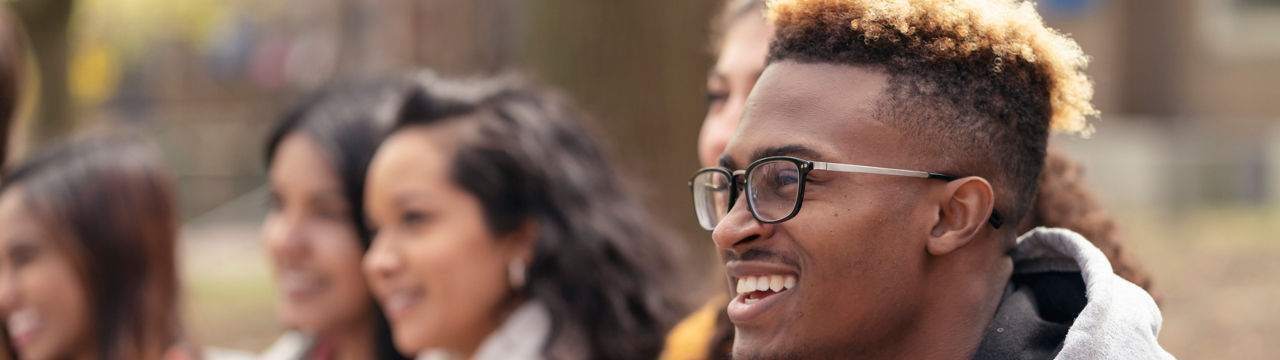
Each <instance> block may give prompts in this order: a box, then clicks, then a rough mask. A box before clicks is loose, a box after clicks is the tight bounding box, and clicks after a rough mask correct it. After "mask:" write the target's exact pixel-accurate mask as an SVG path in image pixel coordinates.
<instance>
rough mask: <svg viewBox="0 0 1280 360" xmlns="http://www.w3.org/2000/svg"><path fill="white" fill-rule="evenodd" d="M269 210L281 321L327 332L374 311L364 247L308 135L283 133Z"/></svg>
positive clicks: (266, 232)
mask: <svg viewBox="0 0 1280 360" xmlns="http://www.w3.org/2000/svg"><path fill="white" fill-rule="evenodd" d="M269 172H270V173H269V174H268V177H269V181H270V186H271V201H272V206H271V211H270V213H268V215H267V219H266V221H265V222H264V224H263V230H262V236H263V239H264V240H265V242H266V246H267V249H268V250H269V252H270V255H271V261H272V264H273V265H274V267H275V276H276V281H277V282H278V284H279V288H280V314H281V317H282V320H283V321H284V322H285V323H287V324H289V325H290V326H294V327H296V328H298V329H301V330H304V331H311V332H329V331H333V330H337V329H341V328H342V327H343V326H347V325H352V324H353V323H355V322H358V321H363V320H367V317H368V316H370V310H371V309H373V300H372V299H371V298H370V296H369V290H368V287H367V286H366V285H365V282H364V277H363V274H361V272H360V260H361V258H362V257H363V256H364V250H363V249H362V248H361V246H360V240H359V235H358V232H357V230H356V227H355V224H354V223H352V221H351V219H352V211H356V210H355V209H351V206H350V204H349V203H348V202H347V200H346V198H345V197H344V196H343V194H342V183H341V182H340V181H339V180H338V176H337V171H336V170H335V168H334V167H333V165H332V164H331V163H330V162H329V160H328V159H327V158H326V157H325V156H324V153H323V152H322V150H321V149H320V147H319V146H317V145H316V144H315V143H314V142H312V140H311V139H310V138H308V137H307V136H305V135H303V134H301V133H297V132H295V133H293V134H291V135H287V136H286V137H285V138H284V140H282V141H281V143H280V145H279V148H277V149H276V155H275V159H274V160H273V161H272V163H271V169H270V170H269Z"/></svg>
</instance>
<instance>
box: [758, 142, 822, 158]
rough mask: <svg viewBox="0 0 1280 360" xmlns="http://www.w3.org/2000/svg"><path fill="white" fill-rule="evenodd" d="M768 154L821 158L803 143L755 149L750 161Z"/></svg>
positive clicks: (768, 155)
mask: <svg viewBox="0 0 1280 360" xmlns="http://www.w3.org/2000/svg"><path fill="white" fill-rule="evenodd" d="M770 156H795V157H800V158H804V159H805V160H821V158H822V156H821V155H819V154H818V152H817V151H814V150H813V149H810V148H808V147H806V146H804V145H799V144H791V145H782V146H773V147H767V148H763V149H760V150H756V152H755V154H752V155H751V161H755V160H757V159H760V158H766V157H770Z"/></svg>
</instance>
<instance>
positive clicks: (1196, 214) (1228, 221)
mask: <svg viewBox="0 0 1280 360" xmlns="http://www.w3.org/2000/svg"><path fill="white" fill-rule="evenodd" d="M1116 218H1117V219H1118V220H1119V222H1120V224H1121V226H1122V227H1123V231H1124V232H1125V234H1126V235H1127V236H1126V239H1127V240H1128V243H1129V246H1130V247H1131V248H1132V250H1131V252H1132V253H1133V254H1135V255H1136V256H1137V257H1138V258H1139V259H1140V260H1141V261H1142V263H1143V265H1145V266H1146V268H1147V269H1148V270H1150V271H1151V272H1152V274H1153V276H1154V277H1155V285H1154V291H1155V292H1156V293H1158V294H1159V295H1160V297H1161V304H1160V306H1161V311H1162V313H1163V315H1164V326H1163V329H1162V331H1161V334H1160V343H1161V344H1163V345H1164V347H1165V349H1166V350H1169V352H1171V353H1172V354H1173V355H1174V356H1177V357H1178V358H1180V359H1265V358H1274V356H1275V353H1274V347H1273V346H1271V345H1268V344H1269V343H1272V342H1274V340H1275V339H1280V302H1277V301H1276V299H1277V298H1280V241H1277V239H1278V238H1280V237H1278V236H1277V235H1276V234H1277V233H1280V209H1277V208H1274V207H1270V208H1269V207H1255V206H1217V207H1212V206H1211V207H1202V208H1200V209H1196V210H1190V211H1168V210H1146V211H1127V212H1117V213H1116Z"/></svg>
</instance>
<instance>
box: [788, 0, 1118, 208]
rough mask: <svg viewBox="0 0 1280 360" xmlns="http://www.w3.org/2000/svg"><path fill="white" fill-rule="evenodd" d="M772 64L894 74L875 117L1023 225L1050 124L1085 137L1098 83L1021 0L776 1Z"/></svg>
mask: <svg viewBox="0 0 1280 360" xmlns="http://www.w3.org/2000/svg"><path fill="white" fill-rule="evenodd" d="M767 15H768V18H769V19H770V21H771V22H772V23H773V25H774V26H775V27H776V33H775V39H774V40H773V42H772V43H771V45H770V48H769V58H768V62H769V63H771V64H772V63H776V62H780V61H794V62H799V63H834V64H846V65H857V66H868V67H871V68H874V69H876V70H879V71H883V72H885V73H886V74H887V75H888V76H889V88H888V89H887V91H886V92H887V98H886V99H885V101H882V103H881V105H880V106H879V109H878V111H877V113H876V114H875V116H876V117H877V118H878V119H880V120H882V121H885V122H886V123H889V124H895V125H897V126H899V127H900V129H903V130H904V131H905V132H907V133H912V134H919V135H918V136H917V137H916V138H915V139H916V140H918V142H919V144H927V145H926V146H928V148H929V149H928V152H929V154H930V155H931V156H930V157H931V159H929V160H926V164H928V165H929V166H935V167H938V168H936V169H931V171H949V172H953V173H957V174H959V175H977V176H982V177H984V178H986V179H987V180H988V181H991V182H992V186H993V187H995V190H996V209H997V210H999V211H1000V212H1001V213H1002V214H1007V215H1006V216H1007V217H1008V219H1006V222H1012V223H1017V222H1018V221H1019V220H1020V219H1021V218H1022V217H1023V216H1024V215H1025V214H1026V213H1027V211H1028V210H1029V209H1030V207H1031V206H1032V199H1033V198H1034V197H1035V194H1036V184H1037V179H1038V176H1039V173H1040V171H1041V168H1042V167H1043V166H1044V165H1043V164H1044V157H1045V147H1046V142H1047V139H1048V135H1049V130H1050V128H1051V127H1052V128H1053V129H1055V130H1061V131H1066V132H1083V133H1086V134H1087V133H1088V132H1089V131H1090V128H1089V127H1088V125H1087V124H1086V118H1087V117H1090V116H1094V115H1096V113H1097V111H1096V110H1094V108H1093V106H1092V104H1090V102H1089V101H1090V98H1091V97H1092V95H1093V88H1092V84H1091V83H1090V82H1089V80H1088V79H1087V78H1086V76H1085V75H1084V73H1083V69H1084V67H1085V65H1086V64H1087V62H1088V59H1087V58H1086V57H1085V56H1084V54H1083V53H1082V52H1081V51H1080V48H1079V46H1078V45H1076V43H1075V42H1074V41H1072V40H1071V39H1069V38H1067V37H1066V36H1063V35H1062V34H1060V33H1058V32H1056V31H1054V30H1052V29H1049V28H1047V27H1045V25H1044V22H1043V20H1042V19H1041V18H1040V16H1039V15H1038V14H1037V13H1036V12H1035V9H1034V6H1033V5H1032V4H1031V3H1029V2H1023V1H1019V0H909V1H889V2H886V1H875V0H844V1H825V0H794V1H785V0H784V1H777V2H771V3H770V6H769V9H768V10H767Z"/></svg>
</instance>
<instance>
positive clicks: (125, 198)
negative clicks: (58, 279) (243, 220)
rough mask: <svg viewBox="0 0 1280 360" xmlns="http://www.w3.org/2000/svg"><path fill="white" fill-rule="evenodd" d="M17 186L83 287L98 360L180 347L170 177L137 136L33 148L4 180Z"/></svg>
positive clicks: (155, 354) (150, 355) (154, 355)
mask: <svg viewBox="0 0 1280 360" xmlns="http://www.w3.org/2000/svg"><path fill="white" fill-rule="evenodd" d="M12 191H21V194H22V195H23V201H24V202H25V204H24V205H25V206H26V207H27V208H28V209H31V211H32V212H33V213H34V214H35V215H36V217H37V218H38V219H40V221H41V222H42V225H43V226H46V227H49V228H53V229H59V230H60V231H61V235H62V236H59V238H62V237H65V238H66V239H65V240H66V241H60V242H58V243H57V244H55V245H56V246H55V248H58V249H61V250H63V252H64V253H65V254H67V255H68V256H69V258H71V259H72V263H73V264H75V267H76V271H77V275H78V276H79V278H80V281H81V284H80V285H83V286H84V287H85V293H86V296H87V297H88V299H87V301H86V302H87V303H88V306H89V308H90V313H91V314H92V316H93V319H92V320H91V325H90V326H91V327H92V328H91V329H92V330H91V331H92V335H91V336H92V337H93V341H94V342H95V343H96V344H97V353H96V354H94V355H95V356H96V357H97V358H99V359H159V358H161V356H162V355H163V354H164V353H165V351H167V350H168V349H169V348H170V347H172V346H175V345H180V342H181V341H182V340H183V339H182V336H183V334H182V327H181V323H180V321H179V310H178V290H179V288H178V275H177V269H176V262H175V256H176V254H175V253H174V248H175V246H176V244H175V241H176V239H177V236H178V220H177V214H176V212H175V209H174V201H173V181H172V178H170V176H169V175H168V173H167V172H166V171H165V170H164V168H163V165H162V162H161V160H160V157H159V156H158V155H157V154H156V153H155V152H154V151H153V150H151V149H150V148H149V147H147V146H144V145H143V144H142V143H141V142H139V141H138V140H137V139H136V138H134V137H132V136H125V135H119V134H94V135H93V136H89V137H85V138H77V139H74V140H69V141H63V142H59V143H56V144H54V145H52V146H51V147H49V148H47V149H45V150H42V151H40V152H37V153H36V154H34V155H32V156H31V157H29V158H28V159H27V160H25V161H24V162H22V163H19V164H18V166H17V167H16V168H15V169H14V171H13V172H12V173H10V174H9V175H8V177H6V178H5V179H4V183H3V184H2V185H0V195H5V194H6V193H9V192H12Z"/></svg>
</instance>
